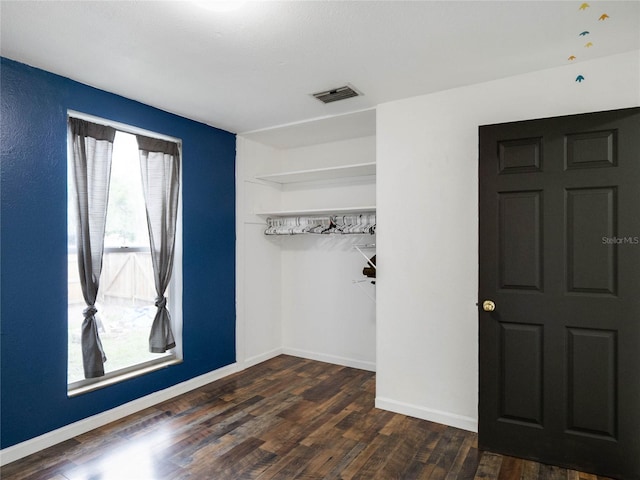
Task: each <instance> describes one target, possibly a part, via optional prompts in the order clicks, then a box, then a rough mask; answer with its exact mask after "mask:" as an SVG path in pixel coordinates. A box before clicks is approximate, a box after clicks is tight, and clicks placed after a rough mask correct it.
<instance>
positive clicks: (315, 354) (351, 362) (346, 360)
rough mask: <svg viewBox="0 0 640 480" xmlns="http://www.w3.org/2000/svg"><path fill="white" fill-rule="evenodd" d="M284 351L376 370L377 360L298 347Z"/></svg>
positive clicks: (293, 354)
mask: <svg viewBox="0 0 640 480" xmlns="http://www.w3.org/2000/svg"><path fill="white" fill-rule="evenodd" d="M282 353H284V354H285V355H292V356H294V357H300V358H307V359H309V360H317V361H318V362H325V363H332V364H334V365H342V366H343V367H351V368H358V369H360V370H367V371H369V372H375V371H376V364H375V362H368V361H366V360H356V359H353V358H345V357H339V356H336V355H329V354H326V353H318V352H310V351H308V350H299V349H297V348H287V347H284V348H283V349H282Z"/></svg>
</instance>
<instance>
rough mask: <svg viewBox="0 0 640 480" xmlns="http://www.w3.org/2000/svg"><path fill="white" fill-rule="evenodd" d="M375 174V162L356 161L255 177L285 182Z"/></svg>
mask: <svg viewBox="0 0 640 480" xmlns="http://www.w3.org/2000/svg"><path fill="white" fill-rule="evenodd" d="M375 174H376V164H375V162H372V163H358V164H355V165H342V166H339V167H329V168H315V169H312V170H298V171H293V172H283V173H272V174H269V175H258V176H256V177H255V178H256V179H258V180H265V181H268V182H273V183H279V184H281V185H282V184H287V183H300V182H312V181H318V180H320V181H326V180H336V179H339V178H351V177H366V176H374V175H375Z"/></svg>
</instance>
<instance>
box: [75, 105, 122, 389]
mask: <svg viewBox="0 0 640 480" xmlns="http://www.w3.org/2000/svg"><path fill="white" fill-rule="evenodd" d="M69 129H70V135H71V143H72V145H71V147H72V154H71V168H72V172H71V174H72V175H71V176H72V178H73V182H72V183H73V189H74V195H75V199H76V202H75V205H76V208H75V216H76V225H77V232H76V235H77V249H78V272H79V274H80V285H81V287H82V296H83V297H84V301H85V303H86V305H87V308H85V310H84V312H83V314H84V320H83V322H82V334H81V345H82V361H83V367H84V375H85V378H95V377H101V376H103V375H104V362H106V360H107V357H106V356H105V353H104V350H103V348H102V342H101V341H100V336H99V335H98V322H99V320H98V318H97V315H96V314H97V309H96V307H95V302H96V298H97V296H98V288H99V283H100V273H101V271H102V254H103V247H104V231H105V223H106V218H107V203H108V199H109V180H110V176H111V158H112V153H113V140H114V138H115V134H116V130H115V129H114V128H112V127H107V126H104V125H98V124H95V123H91V122H88V121H86V120H80V119H77V118H69Z"/></svg>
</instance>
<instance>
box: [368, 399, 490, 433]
mask: <svg viewBox="0 0 640 480" xmlns="http://www.w3.org/2000/svg"><path fill="white" fill-rule="evenodd" d="M376 408H380V409H382V410H389V411H390V412H395V413H401V414H403V415H408V416H409V417H415V418H420V419H422V420H429V421H430V422H435V423H441V424H443V425H448V426H450V427H456V428H460V429H462V430H468V431H470V432H477V431H478V420H477V419H476V418H472V417H466V416H463V415H457V414H455V413H451V412H443V411H440V410H432V409H429V408H424V407H420V406H418V405H411V404H409V403H404V402H398V401H396V400H391V399H389V398H382V397H376Z"/></svg>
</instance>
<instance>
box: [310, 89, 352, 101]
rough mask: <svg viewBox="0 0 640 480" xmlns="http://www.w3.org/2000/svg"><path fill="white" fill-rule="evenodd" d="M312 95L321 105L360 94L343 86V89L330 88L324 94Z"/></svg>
mask: <svg viewBox="0 0 640 480" xmlns="http://www.w3.org/2000/svg"><path fill="white" fill-rule="evenodd" d="M312 95H313V96H314V97H316V98H317V99H318V100H320V101H321V102H322V103H331V102H337V101H338V100H344V99H346V98H351V97H357V96H359V95H362V94H361V93H360V92H358V91H357V90H356V89H355V88H353V87H352V86H351V85H345V86H344V87H338V88H332V89H331V90H327V91H326V92H318V93H313V94H312Z"/></svg>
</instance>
